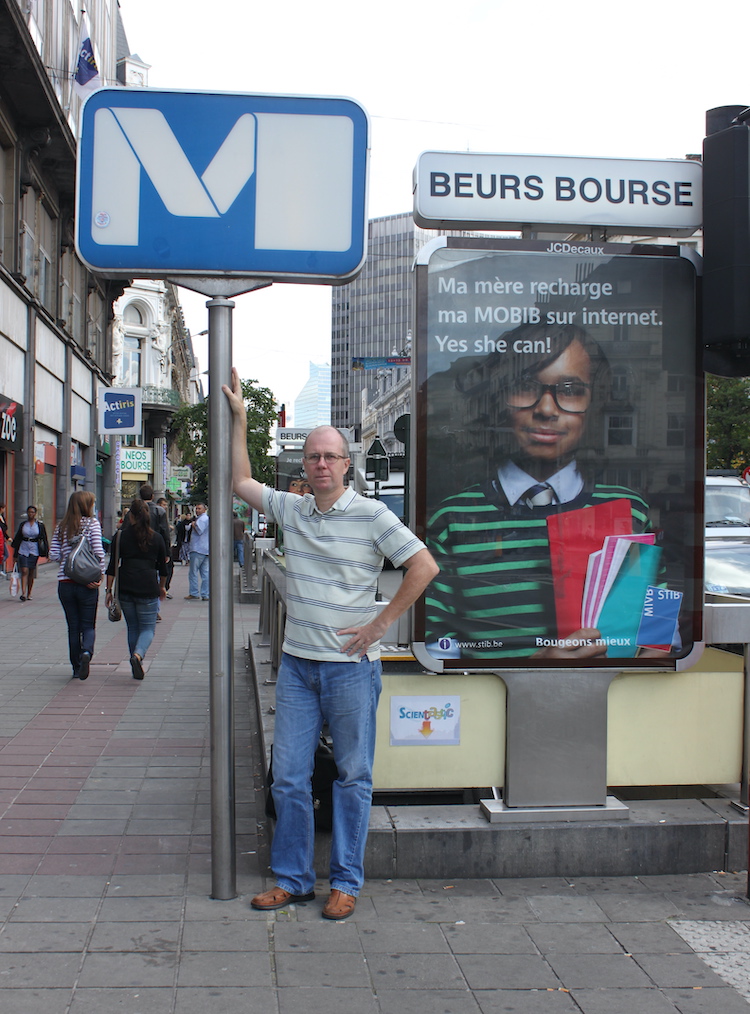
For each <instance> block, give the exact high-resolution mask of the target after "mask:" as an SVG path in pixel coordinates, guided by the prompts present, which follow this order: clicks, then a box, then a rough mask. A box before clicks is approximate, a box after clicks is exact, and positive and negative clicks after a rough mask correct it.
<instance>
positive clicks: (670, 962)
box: [635, 954, 724, 989]
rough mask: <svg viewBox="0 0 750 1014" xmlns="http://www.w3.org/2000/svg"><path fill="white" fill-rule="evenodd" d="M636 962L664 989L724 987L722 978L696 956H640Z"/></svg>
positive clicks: (636, 958) (637, 956)
mask: <svg viewBox="0 0 750 1014" xmlns="http://www.w3.org/2000/svg"><path fill="white" fill-rule="evenodd" d="M635 960H636V961H637V962H638V964H639V965H640V966H641V968H642V969H643V970H644V972H645V973H646V974H647V975H648V976H649V978H650V979H651V980H652V981H653V982H654V983H655V984H656V985H657V986H660V987H662V988H667V987H686V988H687V987H688V986H690V987H692V988H693V989H696V988H700V989H703V988H704V987H706V986H714V987H716V986H722V985H724V983H723V982H722V980H721V978H720V977H719V976H718V975H717V974H716V973H715V972H712V971H711V969H710V968H709V967H708V965H707V964H706V963H705V961H701V959H700V958H699V957H698V955H696V954H638V955H636V957H635Z"/></svg>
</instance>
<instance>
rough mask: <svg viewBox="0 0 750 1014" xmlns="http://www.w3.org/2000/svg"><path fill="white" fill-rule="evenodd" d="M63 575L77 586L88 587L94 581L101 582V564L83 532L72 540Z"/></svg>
mask: <svg viewBox="0 0 750 1014" xmlns="http://www.w3.org/2000/svg"><path fill="white" fill-rule="evenodd" d="M63 573H64V574H65V576H66V577H67V578H70V580H71V581H75V583H76V584H84V585H87V584H91V583H92V582H93V581H101V577H102V566H101V563H100V562H99V558H98V557H97V555H96V553H95V552H94V550H93V548H92V546H91V543H90V542H89V540H88V539H87V538H86V536H85V534H84V533H83V532H82V533H81V534H80V535H76V536H75V538H73V539H71V540H70V552H69V553H68V557H67V559H66V560H65V564H64V566H63Z"/></svg>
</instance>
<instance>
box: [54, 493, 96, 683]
mask: <svg viewBox="0 0 750 1014" xmlns="http://www.w3.org/2000/svg"><path fill="white" fill-rule="evenodd" d="M95 502H96V498H95V497H94V494H93V493H89V492H86V491H79V492H77V493H71V496H70V499H69V500H68V508H67V510H66V511H65V515H64V517H63V519H62V521H61V522H60V524H59V525H58V526H57V528H55V533H54V535H53V536H52V544H51V546H50V547H49V556H50V559H51V560H59V561H60V569H59V570H58V572H57V594H58V597H59V599H60V602H61V604H62V607H63V611H64V613H65V619H66V620H67V623H68V646H69V649H70V663H71V665H72V666H73V678H74V679H75V678H76V677H77V678H78V679H81V680H85V679H87V678H88V675H89V666H90V665H91V657H92V655H93V654H94V639H95V637H96V607H97V604H98V601H99V585H100V584H101V583H102V574H103V573H104V568H105V565H106V558H105V556H104V547H103V546H102V528H101V525H100V524H99V522H98V521H97V519H96V518H95V517H94V516H93V515H94V503H95Z"/></svg>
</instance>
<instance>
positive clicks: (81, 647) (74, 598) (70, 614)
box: [57, 581, 99, 676]
mask: <svg viewBox="0 0 750 1014" xmlns="http://www.w3.org/2000/svg"><path fill="white" fill-rule="evenodd" d="M57 597H58V598H59V599H60V603H61V605H62V607H63V612H64V613H65V619H66V620H67V623H68V650H69V653H70V664H71V665H72V666H73V673H74V675H76V676H77V675H78V669H79V668H80V665H81V654H82V652H84V651H87V652H88V653H89V655H93V654H94V640H95V638H96V607H97V605H98V603H99V589H98V588H87V587H86V586H85V585H83V584H76V583H75V581H58V582H57Z"/></svg>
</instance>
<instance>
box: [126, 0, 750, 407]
mask: <svg viewBox="0 0 750 1014" xmlns="http://www.w3.org/2000/svg"><path fill="white" fill-rule="evenodd" d="M120 8H121V11H122V17H123V21H124V24H125V30H126V33H127V36H128V42H129V44H130V48H131V51H132V52H134V53H137V54H138V55H139V56H140V57H141V59H142V60H144V62H146V63H147V64H150V65H151V70H150V72H149V84H150V86H151V87H157V88H196V89H200V90H207V91H214V90H215V91H238V92H267V93H271V94H303V95H342V96H348V97H351V98H353V99H356V100H357V101H358V102H360V103H361V104H362V105H363V106H364V107H365V109H366V110H367V112H368V114H369V116H370V118H371V159H370V187H369V192H370V198H369V216H370V217H371V218H374V217H378V216H381V215H391V214H398V213H401V212H405V211H410V210H411V200H412V198H411V176H412V170H413V168H414V165H415V164H416V161H417V158H418V156H419V154H420V152H422V151H425V150H428V149H437V150H443V151H465V150H471V151H488V152H518V153H543V154H559V155H589V156H594V155H600V156H610V157H620V158H682V157H684V156H685V155H686V154H688V153H693V152H700V150H701V143H702V140H703V135H704V122H705V111H706V110H707V109H710V108H712V107H714V106H721V105H735V104H742V103H747V104H749V105H750V80H748V71H747V66H748V57H747V42H746V39H745V19H746V13H747V4H746V3H741V2H740V0H713V2H712V3H709V4H706V3H698V2H697V0H629V3H627V4H609V3H604V2H602V0H565V2H560V0H535V2H534V3H520V2H518V0H515V2H508V0H462V2H461V3H459V2H457V0H378V2H377V3H376V4H374V5H373V6H372V8H368V7H366V6H364V5H361V4H360V5H356V4H353V3H352V2H351V0H347V2H344V0H318V2H317V3H314V4H312V3H309V2H302V0H286V2H285V3H283V4H272V3H268V0H262V2H258V0H222V2H221V3H215V4H206V3H205V0H120ZM183 293H184V298H183V307H184V310H185V316H186V321H187V325H188V327H189V328H190V329H191V330H192V331H193V332H198V331H201V330H203V329H205V328H206V327H207V320H208V317H207V310H206V309H205V299H204V297H202V296H199V295H194V294H189V293H187V292H185V290H183ZM330 302H331V296H330V291H329V289H328V287H325V286H298V285H295V286H290V285H283V284H278V283H276V284H274V285H273V286H272V287H271V288H270V289H265V290H262V291H259V292H256V293H250V294H247V295H244V296H240V297H237V299H236V304H237V308H236V310H235V311H234V359H235V362H236V364H237V366H238V368H239V370H240V373H241V375H242V376H243V377H249V378H254V379H256V380H258V381H260V383H262V384H264V385H265V386H267V387H270V388H271V390H272V391H273V392H274V394H275V395H276V397H277V398H278V400H279V401H284V402H286V404H287V408H290V407H291V403H292V402H293V401H294V398H295V397H296V396H297V395H298V394H299V391H300V390H301V388H302V386H303V385H304V383H305V381H306V379H307V374H308V363H309V361H310V360H313V361H315V362H323V361H330ZM401 338H403V336H398V335H394V340H395V341H397V340H398V339H401ZM195 345H196V351H197V352H198V354H199V356H200V358H201V367H202V369H206V368H207V365H208V358H207V345H206V339H204V338H199V339H197V340H196V342H195Z"/></svg>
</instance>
